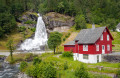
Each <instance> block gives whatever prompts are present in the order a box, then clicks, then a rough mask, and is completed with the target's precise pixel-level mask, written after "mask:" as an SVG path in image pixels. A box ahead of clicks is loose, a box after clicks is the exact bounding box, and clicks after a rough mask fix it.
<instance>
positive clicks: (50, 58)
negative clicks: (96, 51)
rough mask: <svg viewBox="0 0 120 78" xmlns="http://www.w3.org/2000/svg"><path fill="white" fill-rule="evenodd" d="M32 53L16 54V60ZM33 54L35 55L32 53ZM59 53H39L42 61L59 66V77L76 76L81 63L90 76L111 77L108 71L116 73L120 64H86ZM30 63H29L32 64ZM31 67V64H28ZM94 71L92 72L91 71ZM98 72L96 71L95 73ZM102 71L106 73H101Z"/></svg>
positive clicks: (68, 77)
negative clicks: (66, 66)
mask: <svg viewBox="0 0 120 78" xmlns="http://www.w3.org/2000/svg"><path fill="white" fill-rule="evenodd" d="M31 55H32V54H30V53H23V54H14V56H13V57H14V60H15V61H16V62H21V61H26V58H29V59H30V58H32V57H31ZM32 56H33V55H32ZM57 56H58V54H53V53H44V54H42V55H38V57H39V58H40V59H42V61H44V62H47V63H52V64H54V66H55V67H56V68H57V78H76V77H75V75H74V71H75V69H77V67H80V66H81V64H83V65H84V66H85V68H86V69H87V71H88V72H89V74H90V78H111V77H109V76H107V73H109V74H110V73H111V74H116V71H117V70H118V69H117V68H118V65H119V64H120V63H108V62H101V63H96V64H89V63H88V64H86V63H82V62H79V61H73V57H62V55H59V57H57ZM9 59H10V56H9V57H7V59H6V60H7V61H10V60H9ZM66 62H67V64H68V69H67V70H64V63H66ZM31 64H32V62H31V63H29V65H31ZM96 66H103V69H102V70H99V69H98V68H96ZM28 67H29V66H28ZM91 72H92V73H91ZM94 72H96V73H94ZM101 73H104V74H105V73H106V75H101Z"/></svg>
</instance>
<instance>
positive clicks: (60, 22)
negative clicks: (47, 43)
mask: <svg viewBox="0 0 120 78" xmlns="http://www.w3.org/2000/svg"><path fill="white" fill-rule="evenodd" d="M43 20H44V22H45V25H46V28H47V30H48V32H51V31H58V32H66V31H67V30H68V29H69V28H70V27H71V26H73V25H74V18H73V17H70V16H66V15H63V14H59V13H55V12H50V13H47V14H46V15H44V16H43Z"/></svg>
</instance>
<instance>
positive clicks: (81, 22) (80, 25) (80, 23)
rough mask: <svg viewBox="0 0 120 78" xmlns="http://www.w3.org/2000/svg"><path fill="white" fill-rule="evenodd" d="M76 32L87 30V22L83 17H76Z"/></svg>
mask: <svg viewBox="0 0 120 78" xmlns="http://www.w3.org/2000/svg"><path fill="white" fill-rule="evenodd" d="M75 25H76V27H75V28H76V30H78V29H85V28H86V20H85V18H84V16H83V15H77V16H76V17H75Z"/></svg>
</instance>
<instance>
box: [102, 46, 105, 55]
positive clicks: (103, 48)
mask: <svg viewBox="0 0 120 78" xmlns="http://www.w3.org/2000/svg"><path fill="white" fill-rule="evenodd" d="M102 54H105V45H102Z"/></svg>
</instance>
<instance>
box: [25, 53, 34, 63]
mask: <svg viewBox="0 0 120 78" xmlns="http://www.w3.org/2000/svg"><path fill="white" fill-rule="evenodd" d="M25 60H26V61H32V60H33V54H32V53H27V54H26V56H25Z"/></svg>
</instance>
